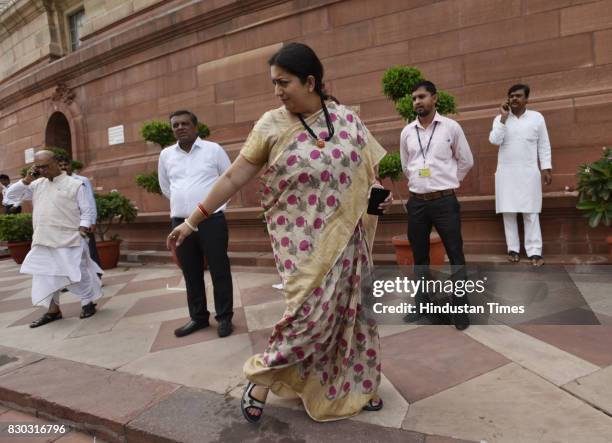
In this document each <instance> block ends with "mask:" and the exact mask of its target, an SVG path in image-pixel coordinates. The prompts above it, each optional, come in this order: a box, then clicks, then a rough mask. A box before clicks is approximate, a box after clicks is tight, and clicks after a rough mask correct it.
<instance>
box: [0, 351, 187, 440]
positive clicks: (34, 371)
mask: <svg viewBox="0 0 612 443" xmlns="http://www.w3.org/2000/svg"><path fill="white" fill-rule="evenodd" d="M32 380H40V381H41V382H39V383H33V382H32ZM43 381H44V382H43ZM0 386H1V387H2V389H3V392H4V394H3V395H4V396H5V400H7V401H13V400H14V398H15V397H21V402H22V403H24V402H25V403H28V404H27V405H23V404H22V406H26V407H34V408H38V407H39V405H40V404H41V403H42V402H44V403H45V405H46V407H45V409H46V410H45V412H46V413H48V414H51V415H54V416H56V417H58V418H59V419H60V420H61V419H66V420H71V421H74V422H76V423H79V422H81V421H85V422H87V423H89V424H90V425H94V426H95V425H97V424H100V425H103V426H105V427H107V428H108V429H111V430H113V431H114V432H122V430H123V426H124V425H125V424H126V423H128V422H129V421H131V420H133V419H134V418H136V417H137V416H138V415H139V414H140V413H142V412H143V411H144V410H145V409H147V408H149V407H151V406H152V405H154V404H155V403H157V402H159V401H161V400H163V399H164V398H166V397H167V396H168V395H170V394H171V393H172V392H174V391H175V390H176V389H177V386H176V385H174V384H172V383H167V382H163V381H159V380H151V379H146V378H144V377H134V376H132V375H129V374H125V373H121V372H116V371H108V370H105V369H102V368H96V367H92V366H87V365H82V364H78V363H74V362H70V361H68V360H59V359H53V358H48V359H45V360H42V361H39V362H37V363H35V364H32V365H29V366H26V367H23V368H21V369H19V370H17V371H13V372H11V373H10V374H7V375H4V376H2V377H0ZM96 386H97V387H98V389H96V388H95V387H96ZM102 386H103V389H102V388H101V387H102ZM92 389H93V390H95V395H88V393H89V394H93V392H94V391H92ZM4 415H6V414H4Z"/></svg>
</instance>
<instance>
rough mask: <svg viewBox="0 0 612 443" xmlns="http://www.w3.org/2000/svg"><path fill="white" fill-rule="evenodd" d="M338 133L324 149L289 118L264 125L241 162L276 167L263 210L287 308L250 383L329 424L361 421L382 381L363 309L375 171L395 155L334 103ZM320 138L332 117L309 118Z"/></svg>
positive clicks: (251, 370)
mask: <svg viewBox="0 0 612 443" xmlns="http://www.w3.org/2000/svg"><path fill="white" fill-rule="evenodd" d="M328 109H329V112H330V117H331V120H332V122H333V124H334V129H335V134H334V136H333V138H332V139H331V140H330V141H328V142H327V143H326V146H325V147H324V148H318V147H317V146H316V144H315V140H313V138H312V137H311V136H310V135H309V134H308V132H306V130H305V129H304V128H303V126H302V125H301V123H300V122H297V123H295V122H294V121H291V120H289V118H288V114H287V111H286V110H285V109H284V108H279V109H276V110H273V111H269V112H267V113H266V114H264V115H263V116H262V118H261V119H260V120H259V121H258V122H257V124H256V125H255V127H254V129H253V131H252V132H251V134H250V135H249V137H248V139H247V142H246V144H245V146H244V148H243V149H242V151H241V155H242V156H243V157H244V158H246V159H247V160H248V161H250V162H252V163H255V164H260V165H262V166H263V165H264V164H267V167H266V169H265V171H264V173H263V175H262V185H263V188H262V206H263V208H264V210H265V218H266V222H267V225H268V232H269V233H270V240H271V242H272V248H273V252H274V258H275V261H276V266H277V268H278V271H279V273H280V275H281V277H282V280H283V286H284V293H285V298H286V302H287V309H286V311H285V313H284V315H283V318H282V319H281V320H280V321H279V322H278V323H277V324H276V325H275V326H274V330H273V332H272V335H271V336H270V339H269V342H268V345H267V347H266V349H265V350H264V352H263V354H257V355H255V356H253V357H251V358H250V359H249V360H248V361H247V362H246V363H245V366H244V371H245V374H246V376H247V378H248V379H249V380H250V381H252V382H253V383H256V384H261V385H263V386H268V387H270V389H271V390H272V392H274V393H275V394H277V395H279V396H282V397H295V396H296V395H297V396H298V397H300V398H301V400H302V402H303V404H304V407H305V409H306V411H307V413H308V415H309V416H310V417H311V418H312V419H314V420H316V421H330V420H338V419H342V418H346V417H350V416H353V415H356V414H358V413H359V412H360V411H361V410H362V408H363V406H365V405H366V403H367V402H368V401H369V400H370V399H371V398H372V397H373V396H374V394H376V391H377V389H378V385H379V383H380V374H381V366H380V347H379V338H378V329H377V326H376V324H375V322H373V321H372V320H367V319H366V318H365V312H364V310H363V308H362V305H361V280H362V276H364V274H365V273H366V272H368V270H369V269H370V267H371V266H372V259H371V246H372V241H373V238H374V231H375V229H376V217H372V216H369V215H367V214H366V209H367V201H368V191H369V188H370V186H371V184H372V183H373V182H374V180H375V172H374V168H375V166H376V165H377V164H378V162H379V161H380V160H381V158H382V157H383V156H384V155H385V153H386V151H385V150H384V148H382V147H381V146H380V145H379V144H378V143H377V142H376V140H374V138H373V137H372V136H371V135H370V134H369V133H368V131H367V129H366V128H365V127H364V126H363V124H362V123H361V121H360V120H359V118H358V117H357V115H356V114H355V113H354V112H353V111H352V110H350V109H349V108H346V107H344V106H341V105H337V104H335V103H331V102H330V103H328ZM306 122H307V124H308V125H309V126H310V127H311V128H312V129H313V131H314V132H315V134H319V136H320V137H321V138H325V137H327V135H328V134H327V132H326V131H327V126H326V123H325V116H324V114H323V112H322V111H319V112H317V113H315V114H313V115H311V116H309V117H308V118H307V119H306Z"/></svg>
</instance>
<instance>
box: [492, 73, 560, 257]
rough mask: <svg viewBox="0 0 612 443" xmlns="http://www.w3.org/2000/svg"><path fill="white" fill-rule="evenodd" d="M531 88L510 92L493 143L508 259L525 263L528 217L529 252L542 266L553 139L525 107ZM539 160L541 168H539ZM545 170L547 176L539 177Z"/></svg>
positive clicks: (497, 203)
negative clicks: (522, 254)
mask: <svg viewBox="0 0 612 443" xmlns="http://www.w3.org/2000/svg"><path fill="white" fill-rule="evenodd" d="M528 100H529V86H527V85H523V84H517V85H514V86H512V87H511V88H510V89H509V90H508V100H507V101H505V102H504V103H502V105H501V107H500V112H501V114H500V115H498V116H497V117H495V120H494V121H493V129H492V130H491V133H490V134H489V141H490V142H491V143H492V144H494V145H498V146H499V153H498V157H497V171H496V172H495V212H496V213H497V214H499V213H500V212H501V213H502V214H503V218H504V230H505V234H506V245H507V249H508V259H509V260H510V261H511V262H518V261H519V260H520V257H519V252H520V250H521V244H520V240H519V234H518V226H517V222H516V215H517V213H519V212H520V213H522V214H523V225H524V228H525V251H526V253H527V257H529V259H530V260H531V264H532V265H533V266H542V265H543V264H544V259H543V258H542V233H541V231H540V218H539V213H540V212H541V211H542V182H541V181H542V176H543V177H544V183H545V184H546V185H550V184H551V183H552V164H551V151H550V141H549V139H548V132H547V130H546V122H545V121H544V117H543V116H542V114H540V113H539V112H536V111H531V110H528V109H527V108H526V106H527V102H528ZM538 160H539V163H540V168H539V169H538ZM540 169H541V170H542V174H540Z"/></svg>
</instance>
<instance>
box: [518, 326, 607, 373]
mask: <svg viewBox="0 0 612 443" xmlns="http://www.w3.org/2000/svg"><path fill="white" fill-rule="evenodd" d="M516 329H518V330H519V331H521V332H524V333H525V334H529V335H531V336H532V337H535V338H537V339H538V340H542V341H544V342H546V343H549V344H551V345H553V346H556V347H557V348H559V349H563V350H564V351H566V352H569V353H570V354H574V355H575V356H577V357H580V358H582V359H583V360H586V361H589V362H591V363H593V364H595V365H597V366H608V365H611V364H612V352H611V351H610V350H611V349H612V325H601V326H592V325H520V326H516Z"/></svg>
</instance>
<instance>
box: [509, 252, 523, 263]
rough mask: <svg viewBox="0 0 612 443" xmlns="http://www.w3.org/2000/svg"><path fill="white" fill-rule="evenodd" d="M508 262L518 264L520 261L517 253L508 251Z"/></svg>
mask: <svg viewBox="0 0 612 443" xmlns="http://www.w3.org/2000/svg"><path fill="white" fill-rule="evenodd" d="M508 261H510V262H512V263H518V262H520V261H521V256H520V255H519V253H518V252H514V251H508Z"/></svg>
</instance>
